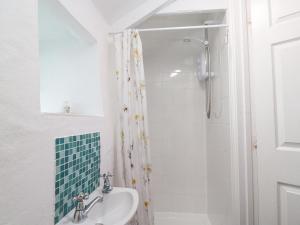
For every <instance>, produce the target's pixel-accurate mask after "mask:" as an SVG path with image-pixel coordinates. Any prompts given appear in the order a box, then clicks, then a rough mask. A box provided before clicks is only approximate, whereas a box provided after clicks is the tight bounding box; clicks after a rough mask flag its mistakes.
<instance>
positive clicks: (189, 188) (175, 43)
mask: <svg viewBox="0 0 300 225" xmlns="http://www.w3.org/2000/svg"><path fill="white" fill-rule="evenodd" d="M180 33H181V36H182V32H179V33H176V34H175V33H172V35H171V36H163V34H161V33H155V34H154V33H153V34H143V35H142V40H143V46H144V50H145V51H144V56H145V57H144V60H145V61H144V63H145V74H146V85H147V100H148V116H149V129H150V145H151V156H152V163H153V176H152V181H153V182H152V187H153V191H152V193H153V199H154V205H155V211H156V212H178V213H183V212H188V213H205V212H206V147H205V142H206V132H205V116H204V91H203V89H202V88H201V87H200V84H199V82H198V80H197V78H196V76H195V72H196V57H197V56H198V54H199V51H200V48H199V45H198V43H188V44H184V43H183V41H182V40H183V39H181V40H180V39H179V40H174V37H178V36H180ZM145 35H149V36H147V37H146V36H145ZM157 35H162V36H161V37H160V36H157ZM166 35H168V34H166ZM149 46H151V48H149ZM176 69H180V70H182V72H181V73H179V75H178V76H176V77H173V78H170V74H171V73H172V72H173V71H174V70H176Z"/></svg>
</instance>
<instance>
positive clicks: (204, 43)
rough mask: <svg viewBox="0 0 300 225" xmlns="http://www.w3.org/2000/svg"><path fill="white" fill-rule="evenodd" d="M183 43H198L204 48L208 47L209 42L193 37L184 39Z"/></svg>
mask: <svg viewBox="0 0 300 225" xmlns="http://www.w3.org/2000/svg"><path fill="white" fill-rule="evenodd" d="M183 42H184V43H191V42H199V43H201V44H202V45H203V47H206V46H208V45H209V42H208V41H204V40H202V39H199V38H193V37H185V38H184V39H183Z"/></svg>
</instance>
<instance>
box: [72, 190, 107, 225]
mask: <svg viewBox="0 0 300 225" xmlns="http://www.w3.org/2000/svg"><path fill="white" fill-rule="evenodd" d="M88 198H89V195H88V194H87V193H80V194H79V195H78V196H76V197H74V199H73V200H74V201H75V202H76V209H75V212H74V217H73V222H74V223H80V222H81V221H82V220H84V219H85V218H86V216H87V214H88V213H89V211H90V210H91V209H92V208H93V207H94V205H95V204H96V203H98V202H99V203H101V202H103V196H97V197H96V198H94V199H93V200H92V201H91V202H90V203H89V204H87V205H84V200H87V199H88Z"/></svg>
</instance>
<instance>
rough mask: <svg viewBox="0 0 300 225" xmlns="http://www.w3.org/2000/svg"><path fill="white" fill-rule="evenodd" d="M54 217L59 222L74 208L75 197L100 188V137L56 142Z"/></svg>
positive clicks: (79, 137)
mask: <svg viewBox="0 0 300 225" xmlns="http://www.w3.org/2000/svg"><path fill="white" fill-rule="evenodd" d="M55 155H56V157H55V158H56V176H55V217H54V222H55V223H57V222H58V221H60V220H61V219H62V218H63V217H64V216H65V215H66V214H68V213H69V212H70V211H71V210H72V209H73V208H74V207H75V203H74V201H73V197H74V196H76V195H78V194H79V193H80V192H84V193H91V192H93V191H94V190H95V189H96V188H97V187H98V186H99V185H100V133H98V132H97V133H91V134H83V135H78V136H70V137H64V138H57V139H56V140H55Z"/></svg>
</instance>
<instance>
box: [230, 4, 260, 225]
mask: <svg viewBox="0 0 300 225" xmlns="http://www.w3.org/2000/svg"><path fill="white" fill-rule="evenodd" d="M250 15H251V14H250V0H228V20H229V44H230V45H229V99H230V103H229V104H230V105H229V108H230V112H229V116H230V129H231V131H230V139H231V186H232V207H231V210H232V211H231V220H232V221H231V224H232V225H254V224H257V213H256V212H257V210H258V209H257V207H256V206H258V205H257V201H256V200H257V182H256V181H257V176H256V174H257V169H256V154H255V152H256V151H255V140H256V139H255V133H254V131H255V126H254V125H255V124H254V122H253V121H254V118H253V115H252V110H251V108H252V106H253V103H254V102H253V98H252V94H251V86H252V82H251V76H250V75H251V16H250Z"/></svg>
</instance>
